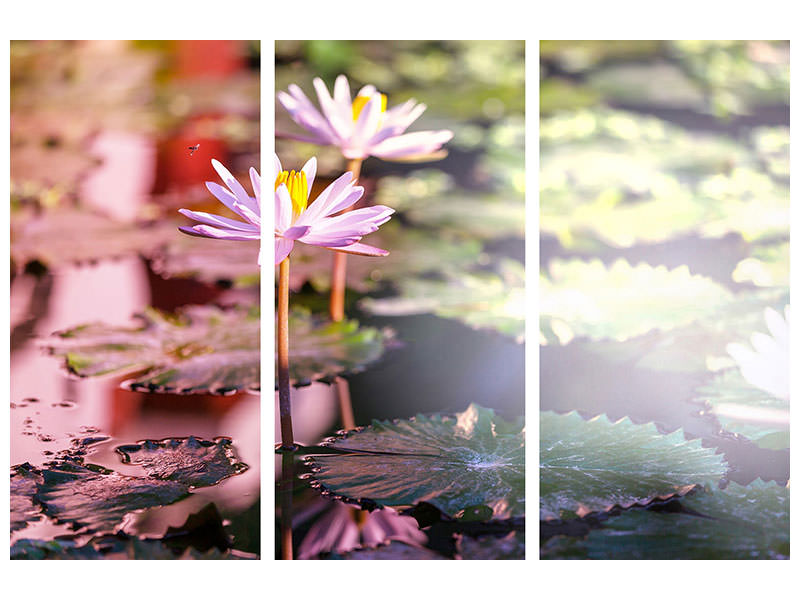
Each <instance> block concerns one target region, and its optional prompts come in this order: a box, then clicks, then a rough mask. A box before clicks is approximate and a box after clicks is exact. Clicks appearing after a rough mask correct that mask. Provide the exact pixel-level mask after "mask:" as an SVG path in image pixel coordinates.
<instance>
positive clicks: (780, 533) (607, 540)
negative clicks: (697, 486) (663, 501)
mask: <svg viewBox="0 0 800 600" xmlns="http://www.w3.org/2000/svg"><path fill="white" fill-rule="evenodd" d="M681 505H683V506H684V508H685V509H687V512H677V513H676V512H654V511H651V510H640V509H635V510H629V511H624V512H623V513H622V514H620V515H619V516H616V517H612V518H610V519H609V520H607V521H605V522H604V523H603V526H602V528H600V529H594V530H592V531H591V532H590V533H589V535H588V536H587V538H586V539H585V540H581V539H577V538H572V539H570V540H568V541H565V542H564V541H562V542H560V543H559V544H557V546H560V547H555V546H554V547H551V552H550V553H547V554H544V553H543V556H542V558H566V557H569V558H590V559H610V558H613V559H623V560H625V559H628V560H630V559H652V560H659V559H662V560H663V559H717V560H731V559H748V560H753V559H788V558H789V489H788V487H784V486H781V485H778V484H776V483H775V482H770V483H765V482H763V481H761V480H760V479H757V480H755V481H754V482H752V483H751V484H750V485H747V486H741V485H739V484H737V483H734V482H732V483H730V484H729V485H728V487H726V488H725V489H724V490H719V489H715V490H713V491H711V492H706V493H698V494H693V495H691V496H688V497H686V498H683V499H681ZM565 555H566V556H565Z"/></svg>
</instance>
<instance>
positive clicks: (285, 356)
mask: <svg viewBox="0 0 800 600" xmlns="http://www.w3.org/2000/svg"><path fill="white" fill-rule="evenodd" d="M289 390H290V385H289V257H288V256H287V257H286V258H285V259H284V260H283V261H282V262H281V265H280V273H279V278H278V403H279V407H280V419H281V449H282V450H283V456H282V471H281V485H280V494H281V556H282V558H283V559H284V560H292V487H293V485H292V484H293V480H292V478H293V477H294V472H293V471H294V468H293V467H294V433H293V432H292V404H291V398H290V394H289Z"/></svg>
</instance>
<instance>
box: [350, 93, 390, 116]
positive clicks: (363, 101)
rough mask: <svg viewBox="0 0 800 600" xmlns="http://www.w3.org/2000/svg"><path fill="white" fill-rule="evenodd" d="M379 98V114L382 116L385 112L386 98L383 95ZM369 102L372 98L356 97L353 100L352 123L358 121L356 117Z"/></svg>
mask: <svg viewBox="0 0 800 600" xmlns="http://www.w3.org/2000/svg"><path fill="white" fill-rule="evenodd" d="M380 96H381V114H383V113H385V112H386V96H385V95H384V94H381V95H380ZM370 100H372V96H356V98H355V100H353V121H358V116H359V115H360V114H361V111H362V110H364V107H365V106H366V105H367V102H369V101H370Z"/></svg>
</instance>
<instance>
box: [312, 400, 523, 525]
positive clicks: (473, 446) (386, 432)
mask: <svg viewBox="0 0 800 600" xmlns="http://www.w3.org/2000/svg"><path fill="white" fill-rule="evenodd" d="M326 445H327V446H330V448H332V449H334V450H337V451H339V452H341V454H330V455H319V456H313V457H310V458H309V459H308V463H309V464H310V465H311V469H312V476H311V481H312V485H314V486H317V487H320V488H321V489H322V490H324V491H325V492H328V493H331V494H333V495H336V496H339V497H341V498H342V499H345V500H349V501H352V502H356V503H360V504H361V505H362V506H365V507H370V508H376V507H386V506H389V507H408V506H413V505H415V504H417V503H419V502H423V501H424V502H427V503H429V504H432V505H433V506H435V507H436V508H438V509H439V510H441V511H442V512H443V513H445V514H447V515H450V516H455V515H456V514H457V513H458V512H460V511H462V510H463V509H465V508H467V507H470V506H474V505H478V504H484V505H487V506H490V507H492V509H493V511H494V517H495V518H507V517H514V516H522V515H524V513H525V433H524V428H523V425H522V422H521V421H518V422H516V423H509V422H506V421H504V420H502V419H500V418H499V417H497V416H495V414H494V411H492V410H490V409H487V408H482V407H480V406H477V405H475V404H471V405H470V406H469V407H468V408H467V410H465V411H464V412H462V413H457V414H456V415H455V416H453V417H449V416H432V417H426V416H423V415H417V417H416V418H414V419H412V420H409V421H395V422H388V421H373V422H372V424H371V425H370V426H368V427H365V428H362V429H359V430H356V431H352V432H348V433H346V434H344V435H342V436H340V437H338V438H334V439H332V440H330V441H328V442H327V443H326Z"/></svg>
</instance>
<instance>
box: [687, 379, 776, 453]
mask: <svg viewBox="0 0 800 600" xmlns="http://www.w3.org/2000/svg"><path fill="white" fill-rule="evenodd" d="M697 400H698V401H699V402H704V403H705V404H706V405H707V406H708V407H709V412H710V413H711V414H713V415H714V416H715V417H716V418H717V420H718V421H719V423H720V425H722V428H723V429H724V430H726V431H729V432H731V433H737V434H739V435H742V436H744V437H746V438H748V439H750V440H752V441H754V442H755V443H756V444H757V445H758V446H760V447H762V448H767V449H771V450H782V449H785V448H788V447H789V400H788V399H782V398H776V397H775V396H773V395H772V394H769V393H767V392H765V391H763V390H760V389H759V388H757V387H755V386H753V385H751V384H749V383H748V382H747V381H745V379H744V377H742V374H741V371H739V370H738V369H727V370H725V371H723V372H721V373H718V374H717V375H716V376H715V377H714V380H713V381H711V383H709V384H708V385H705V386H703V387H701V388H699V389H698V390H697Z"/></svg>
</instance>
